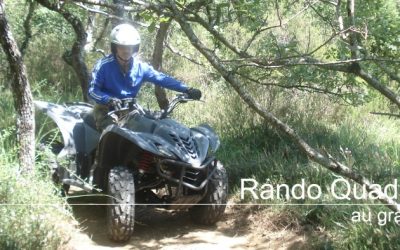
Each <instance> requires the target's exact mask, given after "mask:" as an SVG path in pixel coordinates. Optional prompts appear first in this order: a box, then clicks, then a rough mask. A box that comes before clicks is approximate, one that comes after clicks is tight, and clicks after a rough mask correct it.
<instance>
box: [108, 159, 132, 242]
mask: <svg viewBox="0 0 400 250" xmlns="http://www.w3.org/2000/svg"><path fill="white" fill-rule="evenodd" d="M107 194H108V195H109V197H108V206H107V218H106V220H107V229H108V236H109V238H110V239H111V240H113V241H116V242H126V241H128V240H129V239H130V237H131V235H132V233H133V229H134V223H135V205H134V204H135V183H134V179H133V173H132V171H130V170H129V169H128V168H126V167H122V166H117V167H114V168H112V169H111V170H110V173H109V174H108V184H107Z"/></svg>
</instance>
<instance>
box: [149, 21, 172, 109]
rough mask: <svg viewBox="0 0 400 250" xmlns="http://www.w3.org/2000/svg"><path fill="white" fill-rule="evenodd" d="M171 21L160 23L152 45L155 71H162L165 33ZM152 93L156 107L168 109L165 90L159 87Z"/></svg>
mask: <svg viewBox="0 0 400 250" xmlns="http://www.w3.org/2000/svg"><path fill="white" fill-rule="evenodd" d="M170 24H171V21H168V22H162V23H161V24H160V29H158V31H157V36H156V42H155V44H154V51H153V59H152V65H153V67H154V68H155V69H156V70H159V71H161V70H162V57H163V52H164V41H165V39H166V37H167V31H168V28H169V25H170ZM154 93H155V95H156V98H157V102H158V106H159V107H160V108H161V109H166V108H167V107H168V104H169V102H168V98H167V93H166V92H165V89H164V88H162V87H160V86H157V85H156V86H155V89H154Z"/></svg>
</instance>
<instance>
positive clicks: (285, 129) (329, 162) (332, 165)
mask: <svg viewBox="0 0 400 250" xmlns="http://www.w3.org/2000/svg"><path fill="white" fill-rule="evenodd" d="M168 3H169V4H170V6H171V10H172V11H173V13H174V17H175V18H176V20H177V22H178V23H179V24H180V26H181V28H182V30H183V31H184V32H185V34H186V35H187V37H188V38H189V40H190V41H191V43H192V45H193V46H194V47H195V48H196V49H197V50H198V51H199V52H200V53H202V54H203V55H204V56H205V57H206V58H207V60H208V61H209V62H210V63H211V65H212V66H213V67H214V68H215V69H216V70H217V71H218V72H219V73H220V74H221V75H222V76H223V77H224V79H225V80H226V81H227V82H228V83H229V84H230V85H231V86H232V87H233V88H234V89H235V91H236V92H237V93H238V94H239V96H240V97H241V98H242V100H243V101H244V102H245V103H247V104H248V105H249V106H250V107H251V108H252V109H253V110H254V111H255V112H257V113H258V114H259V115H260V116H261V117H263V118H264V120H265V121H266V122H268V123H269V124H270V125H271V126H273V127H274V128H276V129H278V130H279V131H280V132H282V133H284V134H286V135H287V136H288V137H289V138H290V139H291V140H292V141H293V142H294V143H296V145H297V146H298V147H299V148H300V149H301V151H302V152H303V153H304V154H306V155H307V156H308V157H309V158H310V159H311V160H313V161H315V162H317V163H319V164H320V165H321V166H323V167H325V168H327V169H328V170H330V171H332V172H335V173H338V174H340V175H342V176H344V177H347V178H349V179H351V180H353V181H355V182H357V183H359V184H361V185H366V188H367V190H368V191H373V192H376V193H377V194H378V197H379V200H380V201H381V202H383V203H384V204H386V206H387V207H388V208H390V209H392V210H393V211H395V212H400V205H398V204H397V203H396V202H395V201H394V200H393V199H390V198H389V197H388V196H386V195H385V194H384V193H383V192H382V191H381V190H380V189H378V188H377V187H376V186H371V184H372V183H371V182H370V181H369V180H368V179H366V178H365V177H364V176H362V175H360V174H359V173H357V172H355V171H354V170H352V169H350V168H349V167H347V166H345V165H344V164H342V163H340V162H338V161H336V160H335V159H333V158H332V157H327V156H325V155H323V154H321V153H320V152H318V151H317V150H315V149H314V148H312V147H311V146H310V145H308V144H307V143H306V142H305V141H304V140H303V139H302V138H301V137H300V136H299V135H298V134H297V133H296V132H295V131H294V130H293V129H292V128H291V127H289V126H288V125H287V124H285V123H283V122H282V121H280V120H279V119H278V118H276V117H275V116H274V115H273V114H272V113H270V112H268V111H267V110H265V109H264V108H263V107H262V106H261V105H260V104H259V103H258V102H256V101H255V100H254V99H253V98H252V97H251V96H250V95H249V94H248V92H247V91H246V90H245V89H244V88H243V86H242V85H241V83H240V82H239V80H238V79H237V78H236V77H235V76H234V74H232V73H231V71H230V70H228V69H227V68H226V67H224V66H223V64H222V63H221V62H220V59H219V58H218V57H217V56H216V55H215V54H214V53H213V52H211V51H210V50H209V49H208V48H207V47H206V46H204V44H203V43H202V42H201V41H200V40H199V39H198V38H197V36H196V35H195V33H194V32H193V29H192V27H191V26H190V25H189V24H188V22H187V20H186V18H185V17H184V16H183V15H182V14H181V12H180V11H179V10H178V9H177V8H176V6H175V3H174V2H173V1H172V0H168Z"/></svg>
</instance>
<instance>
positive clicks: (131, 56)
mask: <svg viewBox="0 0 400 250" xmlns="http://www.w3.org/2000/svg"><path fill="white" fill-rule="evenodd" d="M110 38H111V52H112V53H111V54H110V55H108V56H106V57H104V58H102V59H100V60H99V61H98V62H97V64H96V65H95V67H94V69H93V72H92V81H91V82H90V85H89V96H90V97H91V98H92V99H94V100H95V101H96V105H95V107H94V110H93V113H94V118H95V120H96V127H97V128H98V129H99V130H101V129H103V128H105V127H106V126H107V125H109V124H111V123H113V122H116V120H115V118H111V117H108V116H107V113H108V112H109V111H110V110H112V109H115V108H117V107H120V105H121V99H123V98H132V97H136V95H137V94H138V92H139V89H140V87H141V86H142V84H143V82H144V81H148V82H152V83H154V84H157V85H160V86H162V87H165V88H167V89H171V90H175V91H178V92H182V93H187V94H188V97H189V98H192V99H197V100H198V99H200V98H201V91H200V90H198V89H195V88H188V87H187V86H186V85H185V84H184V83H182V82H180V81H178V80H176V79H174V78H172V77H170V76H168V75H166V74H164V73H161V72H159V71H156V70H155V69H154V68H153V67H152V66H150V65H149V64H147V63H144V62H141V61H139V60H138V58H137V57H136V55H137V54H138V52H139V45H140V35H139V33H138V31H137V30H136V29H135V28H134V27H133V26H132V25H130V24H120V25H118V26H116V27H115V28H114V29H113V30H112V31H111V36H110Z"/></svg>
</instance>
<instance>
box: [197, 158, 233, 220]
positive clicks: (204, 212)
mask: <svg viewBox="0 0 400 250" xmlns="http://www.w3.org/2000/svg"><path fill="white" fill-rule="evenodd" d="M227 196H228V175H227V173H226V170H225V168H224V166H223V165H222V164H221V163H220V162H219V161H218V162H217V166H216V170H215V172H214V174H213V176H212V177H211V179H210V180H209V182H208V185H207V193H206V195H205V197H204V198H203V199H202V200H201V201H200V202H199V203H200V204H207V205H198V206H194V207H192V208H190V209H189V213H190V217H191V218H192V220H193V221H194V222H196V223H198V224H202V225H213V224H215V223H216V222H217V221H218V220H219V219H220V218H221V216H222V214H223V213H224V211H225V207H226V201H227Z"/></svg>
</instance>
